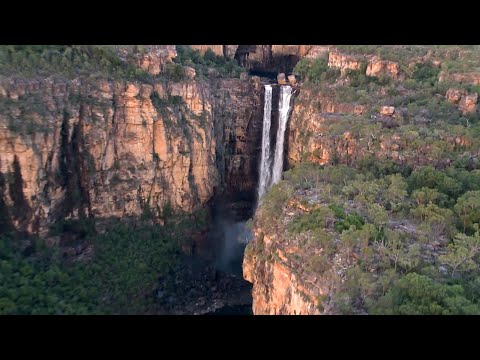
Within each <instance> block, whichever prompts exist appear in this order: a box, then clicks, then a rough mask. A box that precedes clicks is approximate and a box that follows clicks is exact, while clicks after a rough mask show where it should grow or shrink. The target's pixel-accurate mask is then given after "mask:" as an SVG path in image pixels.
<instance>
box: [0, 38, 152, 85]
mask: <svg viewBox="0 0 480 360" xmlns="http://www.w3.org/2000/svg"><path fill="white" fill-rule="evenodd" d="M0 74H1V75H7V76H8V75H15V76H25V77H30V76H52V75H53V76H56V77H61V76H63V77H66V78H74V77H79V76H82V77H83V78H109V79H125V80H141V81H147V80H148V79H149V78H150V76H149V75H148V74H147V73H145V72H144V71H143V70H142V69H140V68H138V67H137V66H135V65H134V64H133V63H132V62H124V61H122V60H121V59H120V57H119V56H118V54H117V53H116V51H115V47H114V46H108V45H103V46H100V45H5V46H1V47H0Z"/></svg>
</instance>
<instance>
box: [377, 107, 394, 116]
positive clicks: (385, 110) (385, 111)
mask: <svg viewBox="0 0 480 360" xmlns="http://www.w3.org/2000/svg"><path fill="white" fill-rule="evenodd" d="M394 113H395V108H394V107H393V106H382V107H381V108H380V115H382V116H392V115H393V114H394Z"/></svg>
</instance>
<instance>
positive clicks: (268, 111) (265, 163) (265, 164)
mask: <svg viewBox="0 0 480 360" xmlns="http://www.w3.org/2000/svg"><path fill="white" fill-rule="evenodd" d="M271 122H272V85H265V106H264V108H263V135H262V157H261V159H260V179H259V184H258V198H259V199H261V198H262V196H263V194H265V192H266V191H267V189H268V186H269V185H270V178H271V174H270V166H271V161H270V125H271Z"/></svg>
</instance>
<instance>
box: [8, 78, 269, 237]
mask: <svg viewBox="0 0 480 360" xmlns="http://www.w3.org/2000/svg"><path fill="white" fill-rule="evenodd" d="M0 88H1V92H0V93H1V98H0V102H1V104H2V108H3V110H2V112H1V114H0V164H1V165H0V166H1V168H0V171H1V173H2V175H3V176H4V177H5V178H6V181H5V186H4V188H3V194H2V196H3V197H4V199H5V200H4V201H5V204H6V206H7V207H8V208H10V209H11V210H12V209H14V208H18V206H19V205H21V206H22V208H25V209H28V211H26V214H27V215H25V216H28V220H23V221H16V220H14V219H13V220H14V221H15V224H16V226H17V228H19V229H21V230H27V231H30V232H39V233H45V231H46V230H47V229H48V226H49V225H51V224H52V223H54V222H55V221H57V220H59V219H63V218H78V217H95V218H105V217H125V216H140V215H141V214H142V213H144V212H146V211H148V212H153V213H154V214H156V215H157V216H158V217H160V218H161V216H162V212H163V209H164V207H166V206H167V207H171V208H173V209H175V210H179V211H184V212H192V211H194V210H196V209H199V208H202V207H204V206H205V205H206V204H207V203H208V202H209V201H210V200H211V199H212V197H213V196H214V195H215V193H216V192H219V191H220V190H221V189H233V191H234V190H235V189H237V188H239V190H241V191H246V192H248V191H251V192H253V191H254V187H255V181H256V180H255V178H254V177H255V173H254V172H252V171H251V169H252V168H253V167H254V165H253V164H254V163H255V161H256V160H255V153H256V151H255V144H254V143H255V139H256V138H255V136H251V132H252V129H253V128H254V127H255V126H257V125H256V124H255V123H256V122H257V121H258V119H257V118H256V117H255V114H256V112H255V109H256V106H257V105H258V102H259V100H258V95H257V94H256V93H255V91H254V87H253V84H252V83H251V82H250V81H249V80H246V81H241V80H239V79H225V80H223V79H218V80H213V81H206V80H205V81H186V82H176V83H175V82H169V83H167V82H158V83H155V84H152V85H151V84H141V83H138V82H127V81H106V80H88V81H82V80H81V79H80V80H72V81H69V80H50V79H43V80H32V79H19V78H2V79H1V85H0ZM260 121H261V120H260ZM15 164H16V165H15ZM14 174H16V177H19V179H20V180H21V183H19V182H18V181H17V182H15V181H16V180H15V177H14V176H13V175H14ZM12 189H17V190H16V191H17V192H18V194H20V195H21V196H20V195H19V196H15V195H14V196H12V195H11V194H13V193H14V191H13V190H12ZM222 191H223V190H222ZM10 212H11V211H10Z"/></svg>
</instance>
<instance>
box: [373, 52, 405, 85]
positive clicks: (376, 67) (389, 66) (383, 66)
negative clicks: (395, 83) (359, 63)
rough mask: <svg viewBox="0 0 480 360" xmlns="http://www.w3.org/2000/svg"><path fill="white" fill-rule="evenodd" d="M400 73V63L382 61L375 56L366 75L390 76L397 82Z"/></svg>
mask: <svg viewBox="0 0 480 360" xmlns="http://www.w3.org/2000/svg"><path fill="white" fill-rule="evenodd" d="M399 72H400V70H399V66H398V63H396V62H393V61H386V60H382V59H380V58H379V57H378V56H375V57H373V58H372V59H370V60H369V62H368V65H367V72H366V75H367V76H376V77H380V76H389V77H391V78H392V79H394V80H397V79H398V74H399Z"/></svg>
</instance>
